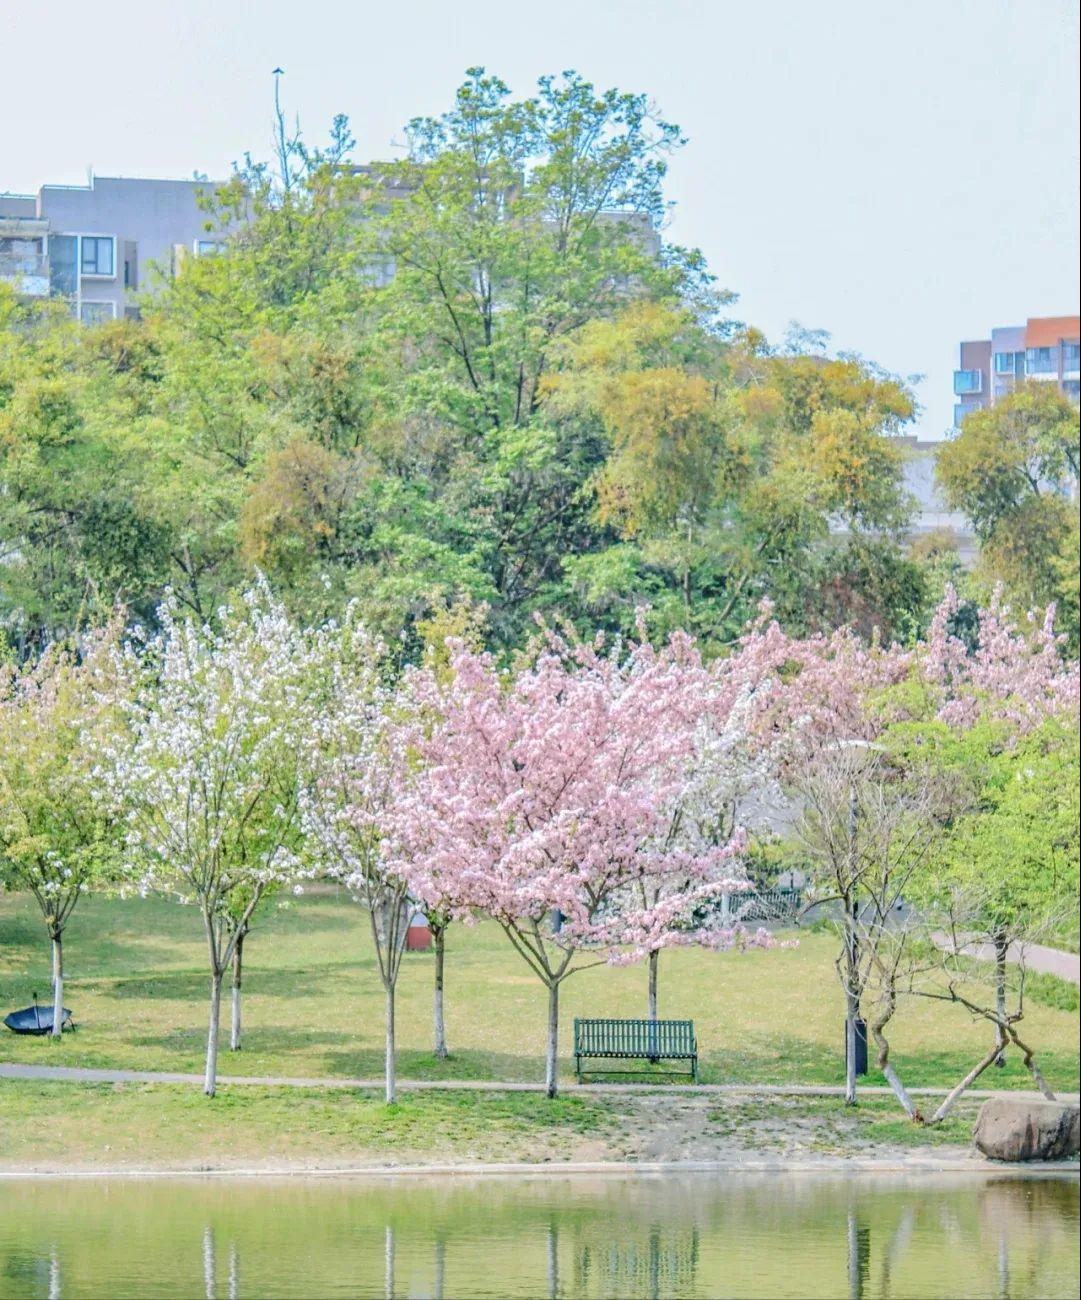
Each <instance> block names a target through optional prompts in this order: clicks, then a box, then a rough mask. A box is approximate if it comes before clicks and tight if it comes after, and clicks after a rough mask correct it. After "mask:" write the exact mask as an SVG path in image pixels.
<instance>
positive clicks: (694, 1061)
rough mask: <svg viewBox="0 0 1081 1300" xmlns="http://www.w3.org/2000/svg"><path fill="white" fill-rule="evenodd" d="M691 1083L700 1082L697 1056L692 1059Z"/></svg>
mask: <svg viewBox="0 0 1081 1300" xmlns="http://www.w3.org/2000/svg"><path fill="white" fill-rule="evenodd" d="M691 1081H692V1082H693V1083H697V1082H698V1057H697V1056H692V1057H691Z"/></svg>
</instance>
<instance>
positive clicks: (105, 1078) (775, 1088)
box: [0, 1065, 1077, 1101]
mask: <svg viewBox="0 0 1081 1300" xmlns="http://www.w3.org/2000/svg"><path fill="white" fill-rule="evenodd" d="M0 1079H42V1080H60V1081H62V1082H65V1083H202V1082H203V1076H202V1075H201V1074H177V1073H170V1072H168V1071H164V1070H161V1071H159V1070H93V1069H83V1068H81V1067H78V1066H72V1065H0ZM218 1083H219V1085H220V1086H222V1087H225V1086H227V1085H237V1084H239V1085H242V1086H245V1087H249V1086H256V1087H264V1088H353V1089H356V1090H358V1091H361V1090H365V1091H367V1090H370V1091H375V1092H381V1091H382V1089H383V1080H382V1079H328V1078H325V1077H322V1078H315V1079H304V1078H289V1077H287V1076H283V1075H271V1076H268V1077H257V1076H254V1075H243V1074H241V1075H235V1074H234V1075H219V1076H218ZM567 1087H568V1090H569V1091H571V1092H576V1093H577V1092H593V1093H600V1094H603V1093H611V1092H660V1091H664V1092H687V1093H703V1092H705V1093H711V1092H715V1093H737V1094H738V1093H744V1094H756V1095H765V1096H776V1097H842V1096H844V1088H842V1087H840V1086H838V1087H832V1086H830V1085H827V1084H799V1083H793V1084H780V1083H760V1084H754V1083H576V1084H571V1085H567ZM398 1090H399V1092H428V1091H432V1092H440V1091H442V1092H543V1091H544V1089H543V1086H542V1085H541V1084H538V1083H496V1082H492V1081H490V1080H487V1079H399V1080H398ZM859 1091H860V1093H861V1094H865V1095H869V1096H875V1095H879V1096H888V1095H890V1090H889V1088H886V1087H879V1086H877V1085H875V1086H872V1085H864V1084H861V1085H860V1088H859ZM908 1091H909V1092H910V1093H911V1094H913V1095H914V1096H917V1097H936V1096H939V1095H941V1093H942V1092H943V1091H944V1089H942V1088H909V1090H908ZM965 1095H966V1096H967V1097H1016V1096H1018V1095H1019V1093H1018V1092H1017V1091H1016V1090H1014V1089H1009V1088H988V1089H980V1088H970V1089H969V1090H968V1092H967V1093H966V1094H965ZM1059 1095H1060V1097H1061V1099H1062V1100H1063V1101H1069V1100H1072V1099H1074V1098H1076V1097H1077V1093H1060V1094H1059Z"/></svg>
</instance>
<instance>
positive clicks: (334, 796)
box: [302, 610, 411, 1104]
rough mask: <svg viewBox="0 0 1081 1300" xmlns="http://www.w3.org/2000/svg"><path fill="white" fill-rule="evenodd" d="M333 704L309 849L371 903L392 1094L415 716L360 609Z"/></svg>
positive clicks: (332, 681)
mask: <svg viewBox="0 0 1081 1300" xmlns="http://www.w3.org/2000/svg"><path fill="white" fill-rule="evenodd" d="M332 640H333V645H334V649H333V651H332V652H331V654H330V656H329V659H328V664H329V675H328V685H329V689H328V690H327V691H326V698H325V706H324V708H323V709H322V710H321V711H320V714H319V716H318V718H316V719H315V720H314V722H313V725H312V727H311V729H310V731H309V734H308V737H307V742H306V747H305V752H306V763H307V766H308V772H309V776H308V781H307V784H306V786H305V789H304V793H303V797H302V798H303V824H304V830H305V832H306V834H307V836H308V841H309V853H310V855H311V857H312V860H313V861H315V862H317V863H318V867H319V869H320V870H321V871H322V872H323V873H325V874H326V875H329V876H331V877H332V878H334V879H336V880H340V881H341V882H342V883H343V884H345V886H346V887H347V888H348V889H349V891H350V892H351V894H352V895H353V897H354V898H355V899H356V900H357V902H359V903H360V904H361V905H362V906H363V907H364V908H365V910H366V911H367V913H368V916H369V919H370V923H371V932H372V941H373V943H374V946H375V955H376V964H377V966H378V968H379V977H380V980H381V982H382V984H383V991H384V995H385V1001H386V1026H385V1027H386V1043H385V1060H384V1063H385V1096H386V1100H387V1103H388V1104H389V1103H391V1102H393V1101H394V1100H395V1097H396V1095H397V1072H396V1059H395V1023H394V1010H395V1007H394V999H395V992H396V988H397V983H398V972H399V970H400V968H401V961H402V954H403V952H404V951H405V940H406V930H407V928H408V926H409V915H410V905H409V887H408V884H407V882H406V880H405V879H404V877H403V876H402V875H401V874H400V873H399V872H397V871H395V870H394V869H393V868H392V867H390V866H389V865H388V863H387V861H386V859H385V856H384V852H383V833H384V820H385V817H386V814H387V809H388V807H389V806H390V804H391V802H392V801H393V799H394V798H395V797H396V796H397V794H398V791H399V789H400V786H401V783H402V782H403V781H405V780H406V779H407V778H408V766H409V740H410V736H411V730H410V726H409V722H408V719H407V718H403V717H402V716H400V711H399V709H398V702H397V701H396V698H395V695H394V692H393V691H392V690H391V689H390V688H389V687H388V686H387V685H386V684H385V683H384V681H383V680H382V676H381V663H382V660H383V658H384V654H383V649H382V647H381V646H380V645H379V644H378V643H377V642H375V641H373V640H372V639H371V638H370V637H369V636H368V634H367V633H366V632H365V630H364V628H363V626H362V625H361V624H360V623H359V622H357V621H356V620H355V618H354V617H353V611H352V610H351V611H350V612H349V614H348V615H347V617H346V619H345V620H344V622H343V624H342V625H341V627H340V628H338V629H336V633H335V635H334V636H333V637H332Z"/></svg>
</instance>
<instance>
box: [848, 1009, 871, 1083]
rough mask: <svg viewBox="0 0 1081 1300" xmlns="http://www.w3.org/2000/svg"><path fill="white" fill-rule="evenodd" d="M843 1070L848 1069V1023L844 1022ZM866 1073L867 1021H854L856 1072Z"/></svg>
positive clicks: (858, 1073)
mask: <svg viewBox="0 0 1081 1300" xmlns="http://www.w3.org/2000/svg"><path fill="white" fill-rule="evenodd" d="M845 1070H846V1072H847V1070H848V1024H847V1022H846V1024H845ZM866 1073H867V1021H866V1020H857V1021H856V1074H857V1075H860V1074H866Z"/></svg>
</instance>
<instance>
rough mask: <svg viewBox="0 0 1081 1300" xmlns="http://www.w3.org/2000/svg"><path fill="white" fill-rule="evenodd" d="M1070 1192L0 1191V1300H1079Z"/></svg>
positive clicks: (64, 1182)
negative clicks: (195, 1299)
mask: <svg viewBox="0 0 1081 1300" xmlns="http://www.w3.org/2000/svg"><path fill="white" fill-rule="evenodd" d="M1077 1234H1078V1181H1077V1178H1076V1177H1073V1176H1070V1175H1065V1176H1057V1177H1056V1176H1032V1175H1028V1176H1019V1175H1011V1174H1008V1173H1003V1174H1002V1175H1001V1176H991V1177H988V1176H986V1175H978V1174H931V1175H928V1174H924V1175H915V1174H914V1175H910V1176H909V1175H906V1176H898V1175H884V1174H870V1173H864V1174H850V1175H845V1174H837V1175H832V1174H831V1175H819V1174H801V1173H793V1174H767V1173H761V1174H757V1173H747V1174H736V1175H727V1176H720V1175H716V1174H695V1173H688V1174H677V1175H672V1174H663V1175H641V1176H637V1177H626V1176H623V1175H616V1174H612V1175H603V1176H592V1175H589V1176H585V1175H574V1176H570V1175H562V1176H560V1175H547V1176H537V1177H510V1176H506V1177H504V1176H495V1175H489V1176H482V1177H469V1178H452V1177H447V1176H442V1177H440V1176H437V1175H432V1176H431V1177H407V1178H401V1179H389V1178H382V1179H374V1178H345V1177H302V1178H301V1177H297V1178H283V1177H278V1178H258V1179H257V1178H220V1177H219V1178H184V1179H142V1180H140V1179H123V1178H113V1179H107V1178H102V1179H96V1178H95V1179H90V1178H71V1179H55V1178H49V1179H40V1180H0V1297H30V1296H46V1297H77V1296H94V1297H99V1296H109V1297H111V1298H113V1300H118V1298H120V1297H128V1296H138V1297H155V1296H162V1297H166V1296H168V1297H191V1296H218V1297H223V1298H225V1297H240V1296H251V1297H267V1296H270V1297H307V1296H312V1297H314V1296H319V1297H321V1296H378V1297H402V1298H403V1300H404V1297H440V1296H441V1297H446V1300H452V1298H453V1300H467V1298H468V1297H487V1296H491V1297H508V1298H509V1297H529V1298H530V1300H533V1298H534V1297H550V1296H557V1297H567V1298H568V1300H569V1298H572V1297H601V1298H603V1300H609V1297H612V1298H614V1297H624V1296H626V1297H639V1296H641V1297H669V1296H670V1297H683V1296H687V1297H693V1296H701V1297H710V1298H714V1297H716V1298H718V1300H719V1298H720V1297H755V1298H756V1300H757V1298H759V1297H762V1298H765V1297H773V1296H798V1297H819V1296H822V1297H863V1298H865V1300H872V1298H873V1297H895V1298H900V1297H904V1298H906V1300H907V1298H909V1297H917V1296H918V1297H936V1296H943V1297H951V1300H957V1298H958V1297H969V1296H972V1297H975V1296H995V1297H1016V1298H1017V1300H1026V1298H1028V1297H1031V1298H1036V1297H1039V1298H1040V1300H1051V1298H1052V1297H1060V1296H1077V1295H1078V1276H1077V1243H1078V1236H1077Z"/></svg>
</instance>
